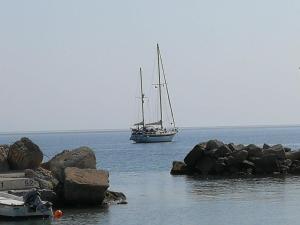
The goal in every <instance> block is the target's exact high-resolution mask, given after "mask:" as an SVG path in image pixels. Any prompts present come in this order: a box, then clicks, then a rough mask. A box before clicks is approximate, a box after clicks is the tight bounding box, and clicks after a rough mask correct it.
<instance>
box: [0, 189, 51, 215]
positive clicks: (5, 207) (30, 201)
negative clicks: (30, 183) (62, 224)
mask: <svg viewBox="0 0 300 225" xmlns="http://www.w3.org/2000/svg"><path fill="white" fill-rule="evenodd" d="M34 192H35V193H34ZM36 193H38V192H37V191H35V190H34V191H32V192H29V193H27V195H26V196H24V197H23V198H22V197H18V196H15V195H11V194H8V193H6V192H0V217H2V218H3V217H4V218H10V219H18V218H27V217H42V218H49V217H52V215H53V212H52V204H51V203H50V202H44V201H41V200H40V198H39V195H38V194H36Z"/></svg>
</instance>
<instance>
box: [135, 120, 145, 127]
mask: <svg viewBox="0 0 300 225" xmlns="http://www.w3.org/2000/svg"><path fill="white" fill-rule="evenodd" d="M143 124H144V122H143V121H141V122H139V123H135V124H134V126H141V125H143Z"/></svg>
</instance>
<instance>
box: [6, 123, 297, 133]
mask: <svg viewBox="0 0 300 225" xmlns="http://www.w3.org/2000/svg"><path fill="white" fill-rule="evenodd" d="M284 127H300V124H272V125H266V124H260V125H259V124H257V125H220V126H183V127H178V128H179V129H222V128H284ZM118 131H119V132H125V131H130V128H111V129H108V128H104V129H75V130H37V131H30V130H29V131H8V132H5V131H3V132H1V131H0V135H18V134H49V133H101V132H118Z"/></svg>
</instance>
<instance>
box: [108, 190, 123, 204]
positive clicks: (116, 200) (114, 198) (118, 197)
mask: <svg viewBox="0 0 300 225" xmlns="http://www.w3.org/2000/svg"><path fill="white" fill-rule="evenodd" d="M103 203H104V204H127V201H126V196H125V195H124V194H123V193H122V192H115V191H109V190H107V191H106V192H105V197H104V200H103Z"/></svg>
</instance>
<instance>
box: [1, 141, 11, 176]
mask: <svg viewBox="0 0 300 225" xmlns="http://www.w3.org/2000/svg"><path fill="white" fill-rule="evenodd" d="M8 150H9V146H8V145H0V172H6V171H9V164H8V161H7V155H8Z"/></svg>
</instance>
